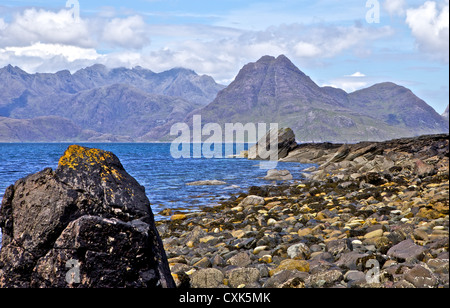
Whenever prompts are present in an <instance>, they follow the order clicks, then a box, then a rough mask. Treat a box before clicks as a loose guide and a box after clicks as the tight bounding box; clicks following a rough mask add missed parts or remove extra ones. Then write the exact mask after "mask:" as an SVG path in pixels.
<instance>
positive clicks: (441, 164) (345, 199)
mask: <svg viewBox="0 0 450 308" xmlns="http://www.w3.org/2000/svg"><path fill="white" fill-rule="evenodd" d="M282 161H290V162H301V163H314V164H317V165H318V167H317V168H312V169H310V170H308V171H309V172H308V173H307V174H305V176H306V177H307V179H304V180H301V181H294V182H290V183H289V184H280V185H268V186H263V187H252V188H251V189H250V190H249V191H248V193H247V194H241V195H237V196H231V197H230V199H229V200H228V201H224V202H222V204H221V205H219V206H216V207H213V208H204V209H203V210H202V211H200V212H197V213H190V214H183V213H175V215H173V216H172V217H171V219H170V220H168V221H160V222H157V223H156V224H157V228H158V231H159V233H160V235H161V238H162V240H163V244H164V248H165V251H166V254H167V256H168V258H169V260H168V261H169V265H170V269H171V272H172V276H173V277H174V280H175V282H176V284H177V286H178V287H192V288H222V287H231V288H335V287H346V288H365V287H370V288H374V287H376V288H441V287H445V288H448V287H449V253H448V247H449V216H448V215H449V169H448V167H449V139H448V135H434V136H423V137H418V138H408V139H400V140H393V141H388V142H381V143H369V142H367V143H360V144H356V145H333V144H309V145H301V146H298V147H297V148H291V150H290V152H289V153H288V154H287V156H286V157H285V158H283V159H282Z"/></svg>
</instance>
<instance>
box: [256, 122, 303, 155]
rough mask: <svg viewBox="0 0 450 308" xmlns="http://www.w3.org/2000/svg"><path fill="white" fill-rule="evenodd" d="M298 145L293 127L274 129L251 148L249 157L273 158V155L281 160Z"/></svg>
mask: <svg viewBox="0 0 450 308" xmlns="http://www.w3.org/2000/svg"><path fill="white" fill-rule="evenodd" d="M272 143H273V144H272ZM272 145H274V146H275V147H273V146H272ZM296 147H297V143H296V141H295V135H294V132H293V131H292V129H290V128H281V129H279V130H275V129H272V130H270V131H269V132H268V133H267V134H266V135H265V136H264V137H263V138H261V139H260V140H259V141H258V143H257V144H256V145H254V146H253V147H251V148H250V149H249V151H248V159H251V160H272V158H273V157H276V159H275V160H279V159H283V158H285V157H286V156H288V154H289V152H291V151H292V150H294V149H295V148H296Z"/></svg>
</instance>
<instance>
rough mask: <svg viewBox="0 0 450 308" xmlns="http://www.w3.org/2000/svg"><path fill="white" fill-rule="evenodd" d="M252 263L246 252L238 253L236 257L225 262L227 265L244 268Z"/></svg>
mask: <svg viewBox="0 0 450 308" xmlns="http://www.w3.org/2000/svg"><path fill="white" fill-rule="evenodd" d="M251 263H252V260H251V259H250V256H249V255H248V253H246V252H240V253H238V254H237V255H235V256H233V257H231V258H230V259H228V260H227V264H230V265H235V266H238V267H246V266H248V265H250V264H251Z"/></svg>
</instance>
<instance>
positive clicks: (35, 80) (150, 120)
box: [0, 55, 449, 143]
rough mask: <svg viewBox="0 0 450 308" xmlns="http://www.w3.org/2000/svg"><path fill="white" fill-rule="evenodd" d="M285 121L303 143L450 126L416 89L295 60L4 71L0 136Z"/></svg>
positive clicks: (62, 137)
mask: <svg viewBox="0 0 450 308" xmlns="http://www.w3.org/2000/svg"><path fill="white" fill-rule="evenodd" d="M194 114H198V115H201V116H202V122H203V124H205V123H219V124H224V123H243V124H246V123H279V126H280V127H290V128H292V129H293V131H294V133H295V135H296V136H297V138H298V139H299V141H302V142H310V141H312V142H323V141H331V142H348V143H352V142H358V141H364V140H371V141H381V140H387V139H393V138H398V137H411V136H417V135H423V134H434V133H443V132H448V130H449V124H448V109H447V119H446V118H445V116H444V115H442V116H441V115H439V114H438V113H437V112H436V111H435V110H434V109H433V108H432V107H431V106H429V105H428V104H427V103H425V102H424V101H423V100H421V99H420V98H418V97H417V96H416V95H414V93H413V92H412V91H411V90H409V89H407V88H405V87H402V86H400V85H396V84H394V83H389V82H386V83H380V84H376V85H374V86H372V87H369V88H366V89H362V90H359V91H356V92H353V93H347V92H345V91H344V90H341V89H337V88H332V87H320V86H318V85H317V84H316V83H315V82H314V81H313V80H311V78H310V77H308V76H307V75H305V74H304V73H303V72H302V71H300V69H298V68H297V67H296V66H295V65H294V64H293V63H292V62H291V61H290V60H289V59H288V58H287V57H285V56H283V55H281V56H279V57H277V58H275V57H271V56H264V57H262V58H261V59H260V60H258V61H257V62H254V63H249V64H247V65H245V66H244V67H243V68H242V69H241V70H240V72H239V74H238V75H237V77H236V79H235V80H234V81H233V82H232V83H231V84H230V85H229V86H228V87H225V86H222V85H219V84H217V83H216V82H215V81H214V79H213V78H212V77H209V76H199V75H197V74H196V73H195V72H194V71H192V70H187V69H183V68H177V69H172V70H169V71H166V72H162V73H154V72H152V71H150V70H147V69H144V68H141V67H136V68H133V69H126V68H117V69H108V68H107V67H105V66H103V65H94V66H91V67H88V68H85V69H82V70H79V71H77V72H75V73H74V74H71V73H70V72H69V71H61V72H57V73H55V74H39V73H37V74H28V73H26V72H24V71H23V70H21V69H20V68H18V67H12V66H7V67H4V68H2V69H0V142H60V141H70V142H78V141H89V142H105V141H106V142H133V141H138V142H151V141H169V140H171V139H173V138H174V137H173V136H170V135H169V131H170V127H171V126H172V125H173V124H175V123H177V122H185V123H190V122H192V116H193V115H194Z"/></svg>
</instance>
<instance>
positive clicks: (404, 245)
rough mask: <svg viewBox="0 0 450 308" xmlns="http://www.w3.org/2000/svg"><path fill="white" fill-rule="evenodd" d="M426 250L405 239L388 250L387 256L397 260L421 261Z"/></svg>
mask: <svg viewBox="0 0 450 308" xmlns="http://www.w3.org/2000/svg"><path fill="white" fill-rule="evenodd" d="M427 250H428V249H427V248H425V247H422V246H419V245H416V244H415V243H414V241H413V240H412V239H407V240H404V241H403V242H400V243H398V244H397V245H395V246H393V247H392V248H391V249H389V251H388V252H387V255H388V256H389V257H391V258H395V259H398V260H409V259H418V260H422V259H423V256H424V253H425V252H426V251H427Z"/></svg>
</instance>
